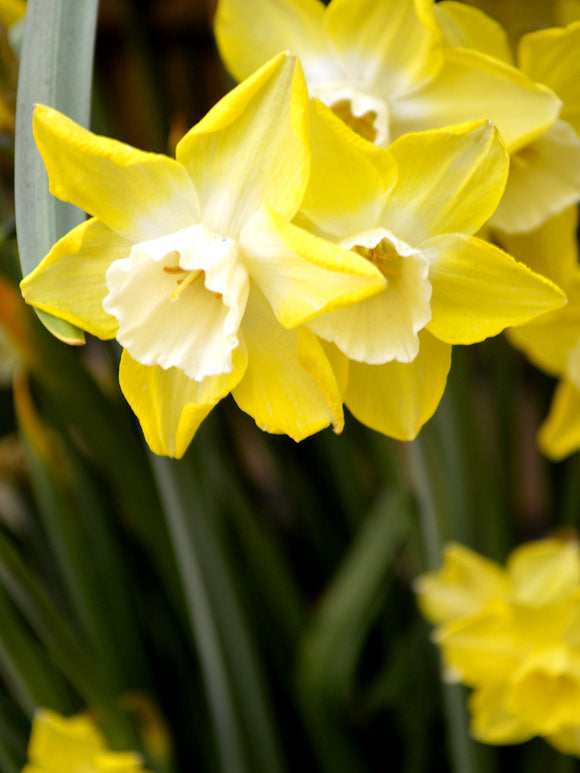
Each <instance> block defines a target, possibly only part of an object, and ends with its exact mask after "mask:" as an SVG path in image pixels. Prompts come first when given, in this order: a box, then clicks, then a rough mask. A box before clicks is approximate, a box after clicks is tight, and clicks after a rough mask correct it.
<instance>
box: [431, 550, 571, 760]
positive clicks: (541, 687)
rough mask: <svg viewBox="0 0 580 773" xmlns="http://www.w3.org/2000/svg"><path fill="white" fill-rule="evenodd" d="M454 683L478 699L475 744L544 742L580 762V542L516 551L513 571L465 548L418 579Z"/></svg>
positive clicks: (472, 705) (474, 700) (474, 711)
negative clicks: (539, 739)
mask: <svg viewBox="0 0 580 773" xmlns="http://www.w3.org/2000/svg"><path fill="white" fill-rule="evenodd" d="M416 591H417V593H418V601H419V606H420V608H421V610H422V612H423V614H424V615H425V616H426V617H427V618H428V619H429V620H430V621H431V622H432V623H434V624H435V625H436V626H437V628H436V629H435V633H434V639H435V641H436V642H437V644H438V645H439V646H440V648H441V651H442V654H443V661H444V666H445V668H446V673H447V677H448V678H449V679H451V680H457V681H461V682H463V683H465V684H467V685H469V686H470V687H472V688H474V691H473V693H472V695H471V699H470V710H471V718H472V724H471V729H472V733H473V734H474V735H475V737H476V738H477V739H478V740H480V741H482V742H484V743H492V744H511V743H519V742H520V741H524V740H527V739H528V738H532V737H533V736H536V735H540V736H544V737H545V738H546V739H547V740H548V741H549V742H550V743H552V744H553V745H554V746H556V747H557V748H559V749H561V750H562V751H564V752H567V753H571V754H576V755H579V756H580V554H579V550H578V544H577V542H576V541H571V540H570V541H567V540H559V539H546V540H541V541H539V542H534V543H530V544H527V545H524V546H522V547H520V548H518V549H516V550H515V551H514V552H513V553H512V554H511V556H510V557H509V560H508V562H507V565H506V568H505V569H503V568H502V567H500V566H499V565H497V564H495V563H494V562H492V561H488V560H486V559H483V558H481V557H480V556H478V555H477V554H476V553H473V552H472V551H471V550H468V549H467V548H465V547H462V546H460V545H453V544H452V545H449V546H447V548H446V550H445V556H444V563H443V567H442V569H441V570H440V571H438V572H432V573H428V574H425V575H422V576H421V577H419V578H418V579H417V581H416Z"/></svg>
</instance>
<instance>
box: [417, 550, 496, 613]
mask: <svg viewBox="0 0 580 773" xmlns="http://www.w3.org/2000/svg"><path fill="white" fill-rule="evenodd" d="M414 590H415V592H416V593H417V597H418V601H419V606H420V608H421V612H422V613H423V615H425V617H426V618H427V619H428V620H429V621H430V622H432V623H434V624H435V625H439V624H440V623H445V622H448V621H450V620H457V619H459V618H465V617H471V616H472V615H476V614H477V613H478V612H480V611H481V609H483V607H484V606H485V605H486V604H487V603H488V602H489V601H492V600H493V599H502V598H506V597H507V595H508V593H509V583H508V579H507V576H506V573H505V571H504V570H503V569H502V568H501V567H500V566H499V565H498V564H496V563H495V561H490V560H489V559H487V558H484V557H483V556H480V555H479V554H478V553H475V552H474V551H473V550H470V549H469V548H466V547H465V546H464V545H459V544H458V543H448V544H447V545H446V546H445V553H444V560H443V566H442V567H441V569H439V571H436V572H427V573H425V574H422V575H419V577H417V579H416V581H415V583H414Z"/></svg>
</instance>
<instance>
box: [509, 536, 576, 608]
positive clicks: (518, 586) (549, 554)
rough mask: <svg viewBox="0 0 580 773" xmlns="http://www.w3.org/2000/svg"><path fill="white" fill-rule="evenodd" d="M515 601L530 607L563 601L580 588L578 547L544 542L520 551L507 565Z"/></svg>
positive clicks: (559, 540) (553, 541)
mask: <svg viewBox="0 0 580 773" xmlns="http://www.w3.org/2000/svg"><path fill="white" fill-rule="evenodd" d="M506 568H507V571H508V572H509V575H510V579H511V583H512V593H513V600H514V602H515V603H516V604H522V605H523V606H526V607H540V606H542V605H544V604H552V603H555V602H557V601H560V600H562V599H563V598H564V596H565V595H567V594H569V593H572V592H573V591H575V590H576V589H577V588H578V586H579V585H580V559H579V556H578V545H577V544H576V542H574V541H572V540H563V539H543V540H537V541H534V542H529V543H527V544H524V545H521V546H520V547H518V548H516V549H515V550H514V551H513V552H512V553H511V555H510V557H509V560H508V562H507V566H506Z"/></svg>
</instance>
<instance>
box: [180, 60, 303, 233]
mask: <svg viewBox="0 0 580 773" xmlns="http://www.w3.org/2000/svg"><path fill="white" fill-rule="evenodd" d="M308 113H309V107H308V94H307V91H306V84H305V83H304V77H303V75H302V70H301V68H300V64H299V62H298V60H297V59H296V57H294V56H289V55H284V54H281V55H280V56H277V57H275V58H274V59H272V60H271V61H270V62H268V64H266V65H264V67H262V69H260V70H259V71H258V72H257V73H255V74H254V75H253V76H252V77H250V78H248V79H247V80H246V81H244V82H243V83H241V84H240V85H239V86H237V88H235V89H234V90H233V91H230V93H229V94H227V95H226V96H225V97H224V98H223V99H222V100H221V101H220V102H218V104H217V105H216V106H215V107H214V108H213V109H212V110H210V112H209V113H208V114H207V115H206V117H205V118H203V119H202V120H201V121H200V122H199V123H198V124H197V125H196V126H194V127H193V129H191V130H190V131H189V132H188V133H187V134H186V135H185V137H184V138H183V139H182V140H181V142H180V143H179V144H178V146H177V150H176V155H177V159H178V161H179V162H180V163H182V164H183V165H184V166H185V167H186V168H187V170H188V171H189V173H190V175H191V178H192V180H193V181H194V183H195V186H196V190H197V192H198V195H199V200H200V204H201V209H202V212H203V223H204V225H206V226H207V227H209V228H211V229H212V230H214V231H215V232H216V233H219V234H222V235H224V236H230V237H232V238H235V237H237V236H238V235H239V233H240V231H241V229H242V228H243V226H244V225H245V223H246V222H247V221H248V220H249V219H250V218H251V217H252V215H254V214H255V213H256V212H257V211H258V209H259V208H260V207H261V206H262V204H265V205H267V206H270V207H272V208H273V209H274V210H276V212H278V213H279V214H280V215H282V216H283V217H286V218H291V217H293V216H294V214H295V213H296V210H297V209H298V205H299V204H300V201H301V199H302V196H303V195H304V190H305V188H306V183H307V181H308V173H309V160H310V156H309V144H308Z"/></svg>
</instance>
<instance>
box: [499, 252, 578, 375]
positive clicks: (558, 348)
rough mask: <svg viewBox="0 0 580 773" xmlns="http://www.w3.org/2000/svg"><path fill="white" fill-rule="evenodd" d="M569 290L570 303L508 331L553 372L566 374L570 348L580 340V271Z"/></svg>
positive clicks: (529, 354)
mask: <svg viewBox="0 0 580 773" xmlns="http://www.w3.org/2000/svg"><path fill="white" fill-rule="evenodd" d="M557 254H558V253H557V252H554V255H557ZM566 294H567V297H568V305H567V306H564V307H563V308H561V309H557V310H556V311H552V312H548V313H547V314H541V315H540V316H538V317H537V318H536V319H534V320H532V321H531V322H528V324H526V325H522V326H521V327H514V328H510V329H509V330H508V331H507V334H508V337H509V340H510V342H511V343H512V344H513V345H514V346H516V347H517V348H518V349H521V351H523V352H524V354H525V355H526V357H528V359H529V360H531V362H533V363H534V365H536V366H537V367H538V368H541V369H542V370H545V371H546V372H547V373H549V374H550V375H552V376H564V375H565V374H566V371H567V369H568V365H569V354H570V351H571V350H572V349H573V348H574V347H575V346H576V345H577V343H578V341H579V340H580V272H578V276H577V277H576V279H575V280H574V282H573V283H572V282H568V284H567V287H566Z"/></svg>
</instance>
